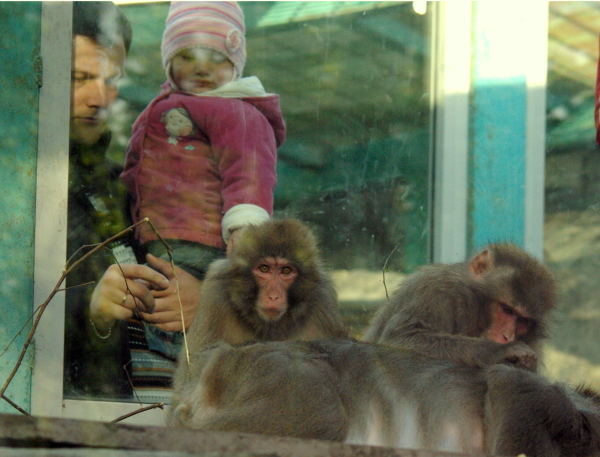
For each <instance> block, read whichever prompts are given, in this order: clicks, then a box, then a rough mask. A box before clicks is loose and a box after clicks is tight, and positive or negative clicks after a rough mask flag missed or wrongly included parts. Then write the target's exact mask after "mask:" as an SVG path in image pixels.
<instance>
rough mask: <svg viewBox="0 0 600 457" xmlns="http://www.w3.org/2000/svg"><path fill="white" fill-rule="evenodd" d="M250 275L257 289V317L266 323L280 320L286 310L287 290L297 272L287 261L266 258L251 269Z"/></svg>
mask: <svg viewBox="0 0 600 457" xmlns="http://www.w3.org/2000/svg"><path fill="white" fill-rule="evenodd" d="M252 273H253V274H254V278H255V280H256V283H257V284H258V288H259V292H258V299H257V302H256V311H257V313H258V315H259V316H260V317H261V318H263V319H264V320H266V321H277V320H279V319H281V317H282V316H283V315H284V314H285V313H286V311H287V309H288V297H287V295H288V289H289V288H290V286H291V285H292V284H293V283H294V281H295V280H296V277H297V276H298V270H297V269H296V267H294V265H292V264H291V263H290V262H289V261H288V260H287V259H284V258H280V257H277V258H273V257H267V258H265V259H262V260H261V261H260V262H258V263H257V264H256V265H255V266H254V267H253V268H252Z"/></svg>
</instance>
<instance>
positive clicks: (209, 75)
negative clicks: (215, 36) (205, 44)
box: [171, 48, 235, 94]
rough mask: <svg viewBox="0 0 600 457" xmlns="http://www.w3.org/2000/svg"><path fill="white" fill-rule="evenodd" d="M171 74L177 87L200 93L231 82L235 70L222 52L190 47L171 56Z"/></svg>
mask: <svg viewBox="0 0 600 457" xmlns="http://www.w3.org/2000/svg"><path fill="white" fill-rule="evenodd" d="M171 74H172V76H173V81H174V82H175V84H176V85H177V87H178V88H179V89H182V90H185V91H188V92H193V93H195V94H201V93H202V92H207V91H209V90H214V89H216V88H218V87H221V86H222V85H224V84H227V83H228V82H231V81H232V80H233V77H234V74H235V70H234V68H233V64H232V63H231V61H230V60H229V59H228V58H227V57H225V56H224V55H223V54H222V53H220V52H218V51H213V50H212V49H207V48H191V49H184V50H183V51H181V52H179V53H178V54H176V55H175V57H173V60H172V61H171Z"/></svg>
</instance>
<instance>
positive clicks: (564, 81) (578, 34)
mask: <svg viewBox="0 0 600 457" xmlns="http://www.w3.org/2000/svg"><path fill="white" fill-rule="evenodd" d="M599 34H600V8H599V3H598V2H550V3H549V30H548V87H547V113H548V115H547V139H546V145H547V158H546V208H545V233H544V251H545V261H546V262H547V263H548V264H549V265H550V267H551V268H552V270H553V271H554V273H555V275H556V278H557V280H558V282H559V286H560V290H561V299H560V306H559V309H558V310H557V313H556V325H555V328H554V331H553V334H552V338H551V340H550V343H549V344H548V345H547V349H546V352H545V365H546V368H547V370H548V372H549V374H550V375H551V376H553V377H557V378H559V379H562V380H564V381H570V382H574V383H580V382H585V383H586V384H587V385H590V386H591V387H593V388H595V389H598V388H600V370H599V369H598V366H599V364H600V351H599V350H598V349H599V348H600V344H599V343H600V335H599V333H598V328H599V325H600V303H599V301H598V293H597V289H598V286H597V285H598V282H599V280H600V268H599V266H600V255H599V254H600V251H599V249H600V243H599V240H600V231H599V230H600V228H599V227H600V225H599V222H600V206H599V202H600V200H599V198H600V187H599V185H598V183H599V182H600V180H599V178H600V150H599V149H598V146H597V145H596V142H595V138H596V131H595V128H594V88H595V84H596V71H597V67H598V37H599Z"/></svg>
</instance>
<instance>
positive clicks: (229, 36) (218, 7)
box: [161, 1, 246, 80]
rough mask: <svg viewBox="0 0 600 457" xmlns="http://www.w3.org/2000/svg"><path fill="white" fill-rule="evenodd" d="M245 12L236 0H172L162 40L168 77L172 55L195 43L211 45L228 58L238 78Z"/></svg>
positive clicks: (241, 66)
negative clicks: (225, 0) (192, 0)
mask: <svg viewBox="0 0 600 457" xmlns="http://www.w3.org/2000/svg"><path fill="white" fill-rule="evenodd" d="M244 33H245V26H244V13H243V12H242V10H241V9H240V7H239V5H238V4H237V2H211V1H208V2H187V1H180V2H171V6H170V8H169V15H168V16H167V24H166V26H165V33H164V34H163V40H162V48H161V51H162V61H163V66H164V67H165V69H166V70H167V77H168V78H169V80H171V59H172V58H173V57H174V56H175V54H177V53H178V52H179V51H181V50H183V49H189V48H193V47H195V46H198V47H202V48H208V49H214V50H215V51H219V52H221V53H223V54H224V55H225V56H226V57H227V58H228V59H229V60H230V61H231V63H233V66H234V68H235V71H236V76H237V77H238V78H239V77H240V76H241V75H242V70H243V69H244V63H245V62H246V39H245V37H244Z"/></svg>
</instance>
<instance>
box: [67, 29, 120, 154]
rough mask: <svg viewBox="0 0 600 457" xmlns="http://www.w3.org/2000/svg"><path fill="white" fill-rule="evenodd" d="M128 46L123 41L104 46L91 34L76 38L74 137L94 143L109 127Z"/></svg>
mask: <svg viewBox="0 0 600 457" xmlns="http://www.w3.org/2000/svg"><path fill="white" fill-rule="evenodd" d="M124 64H125V46H124V45H123V42H122V41H121V42H120V43H117V44H115V45H114V46H113V47H112V48H105V47H102V46H100V45H99V44H97V43H96V42H95V41H93V40H92V39H91V38H88V37H85V36H81V35H76V36H75V38H74V55H73V70H72V73H71V130H70V139H71V140H72V141H75V142H78V143H81V144H87V145H92V144H95V143H96V142H97V141H98V140H99V139H100V136H101V135H102V133H103V132H104V131H105V130H106V124H107V122H108V109H109V108H110V107H111V105H112V104H113V103H114V101H115V99H116V98H117V95H119V90H118V88H117V82H118V80H119V78H120V77H121V76H122V75H123V66H124Z"/></svg>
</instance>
